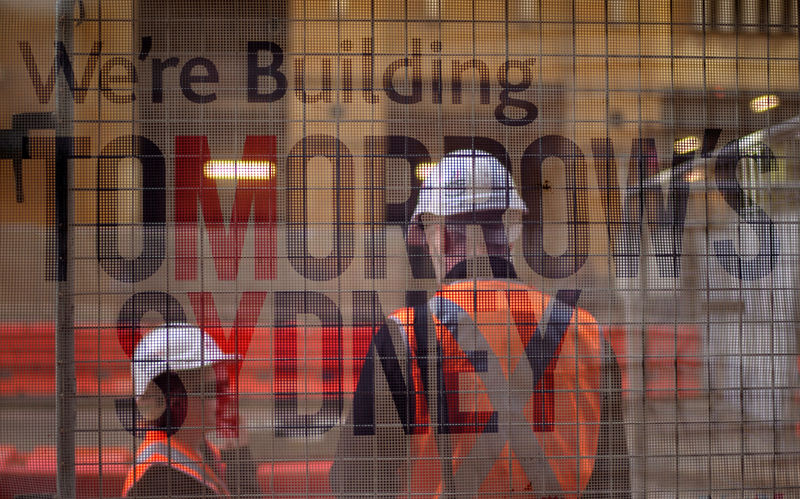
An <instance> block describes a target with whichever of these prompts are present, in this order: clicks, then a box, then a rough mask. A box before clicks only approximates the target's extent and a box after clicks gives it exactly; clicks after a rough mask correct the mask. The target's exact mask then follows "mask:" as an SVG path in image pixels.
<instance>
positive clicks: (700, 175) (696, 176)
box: [684, 168, 705, 182]
mask: <svg viewBox="0 0 800 499" xmlns="http://www.w3.org/2000/svg"><path fill="white" fill-rule="evenodd" d="M684 178H685V179H686V181H687V182H699V181H701V180H703V179H704V178H705V174H704V172H703V170H702V169H700V168H696V169H694V170H691V171H689V172H688V173H687V174H686V177H684Z"/></svg>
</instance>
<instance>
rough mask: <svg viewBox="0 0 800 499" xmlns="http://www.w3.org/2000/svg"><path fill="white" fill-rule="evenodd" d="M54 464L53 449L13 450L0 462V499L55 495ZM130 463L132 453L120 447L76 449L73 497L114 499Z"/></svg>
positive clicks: (54, 454)
mask: <svg viewBox="0 0 800 499" xmlns="http://www.w3.org/2000/svg"><path fill="white" fill-rule="evenodd" d="M57 462H58V461H57V453H56V448H55V447H53V446H41V447H36V448H34V449H33V450H32V451H31V452H29V453H19V452H16V450H14V451H13V452H12V455H11V456H10V457H9V458H7V459H6V460H5V461H4V462H2V463H0V499H12V498H13V497H15V496H17V495H23V494H52V495H53V496H55V493H56V469H57ZM132 462H133V453H132V452H131V450H129V449H127V448H124V447H104V448H97V447H78V448H76V449H75V463H76V465H75V492H76V496H77V497H80V498H85V499H91V498H95V497H118V496H119V495H120V492H121V491H122V484H123V482H124V481H125V476H126V474H127V472H128V469H129V467H130V466H131V463H132Z"/></svg>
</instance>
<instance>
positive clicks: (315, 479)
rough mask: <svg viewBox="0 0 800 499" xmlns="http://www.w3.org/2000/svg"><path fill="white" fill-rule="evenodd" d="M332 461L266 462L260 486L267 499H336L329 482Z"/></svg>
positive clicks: (261, 474) (260, 473)
mask: <svg viewBox="0 0 800 499" xmlns="http://www.w3.org/2000/svg"><path fill="white" fill-rule="evenodd" d="M332 464H333V462H332V461H290V462H274V463H262V464H261V465H260V466H259V467H258V483H259V484H260V485H261V490H263V491H264V494H265V495H266V496H267V497H271V498H275V499H283V498H287V499H288V498H290V497H314V498H320V499H322V498H325V499H327V498H333V497H334V496H333V494H332V493H331V489H330V482H329V481H328V473H329V472H330V470H331V465H332Z"/></svg>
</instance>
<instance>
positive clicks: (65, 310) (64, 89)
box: [55, 0, 77, 499]
mask: <svg viewBox="0 0 800 499" xmlns="http://www.w3.org/2000/svg"><path fill="white" fill-rule="evenodd" d="M74 12H75V1H74V0H58V5H57V7H56V60H57V61H59V62H58V63H57V64H60V57H59V51H60V50H62V49H63V50H64V53H65V54H66V55H67V56H68V57H71V56H72V54H73V52H74V46H73V26H74V20H73V15H74ZM58 74H62V71H60V68H59V70H58V71H57V73H56V75H57V78H58ZM56 106H57V109H56V179H55V180H56V182H55V189H56V224H57V230H58V291H57V297H56V309H57V310H56V352H55V353H56V417H57V421H56V424H57V430H58V442H57V452H58V468H57V476H56V478H57V494H58V497H59V498H61V499H72V498H74V497H75V422H76V419H77V417H76V412H75V342H74V335H75V331H74V319H75V318H74V313H75V303H74V294H73V291H74V289H73V287H74V279H73V273H74V268H73V263H72V250H73V247H74V234H73V233H72V230H71V227H70V223H71V218H72V208H73V206H72V205H73V199H72V187H73V185H72V177H73V176H72V145H73V139H72V136H73V115H74V109H73V101H72V95H71V93H70V89H69V85H68V84H67V81H66V75H63V76H62V77H61V78H59V79H58V85H57V90H56Z"/></svg>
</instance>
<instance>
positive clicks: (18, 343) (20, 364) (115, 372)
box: [0, 322, 373, 397]
mask: <svg viewBox="0 0 800 499" xmlns="http://www.w3.org/2000/svg"><path fill="white" fill-rule="evenodd" d="M276 331H278V330H277V329H273V328H269V327H256V328H254V331H253V337H252V340H251V342H250V344H249V346H248V348H247V352H246V354H245V355H244V357H243V359H242V361H243V362H242V369H241V371H240V373H239V393H241V394H248V393H250V394H271V393H276V392H277V393H307V394H323V393H330V392H337V393H338V392H339V391H343V392H345V393H352V392H353V391H354V390H355V385H356V383H357V382H358V375H359V373H360V370H361V365H362V364H363V361H364V357H365V356H366V353H367V349H368V348H369V344H370V341H371V339H372V334H373V329H372V327H371V326H355V327H348V328H342V329H341V330H339V329H338V328H332V327H322V328H319V331H318V332H317V333H316V334H315V336H314V338H303V337H301V336H302V334H301V333H300V331H299V328H294V327H285V328H281V329H280V331H279V332H278V334H280V335H281V338H276V336H275V334H276ZM319 338H328V339H329V341H327V342H323V343H324V345H323V346H322V347H321V348H320V350H319V352H315V353H312V354H309V353H308V352H307V351H306V350H307V349H308V345H309V343H308V342H309V341H313V342H314V343H318V342H319ZM0 339H2V341H3V345H4V348H3V349H2V351H0V396H50V395H53V394H54V393H55V327H54V325H53V323H50V322H42V323H5V324H0ZM284 340H286V341H284ZM339 341H341V350H338V349H337V347H336V345H337V344H338V342H339ZM276 344H277V347H276ZM75 376H76V385H77V386H76V388H77V393H78V395H84V396H91V395H98V396H114V397H119V396H130V395H131V393H132V386H131V377H130V359H129V358H128V356H127V355H126V354H125V351H124V350H123V348H122V346H121V345H120V343H119V339H118V338H117V332H116V327H114V326H96V325H76V326H75Z"/></svg>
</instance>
